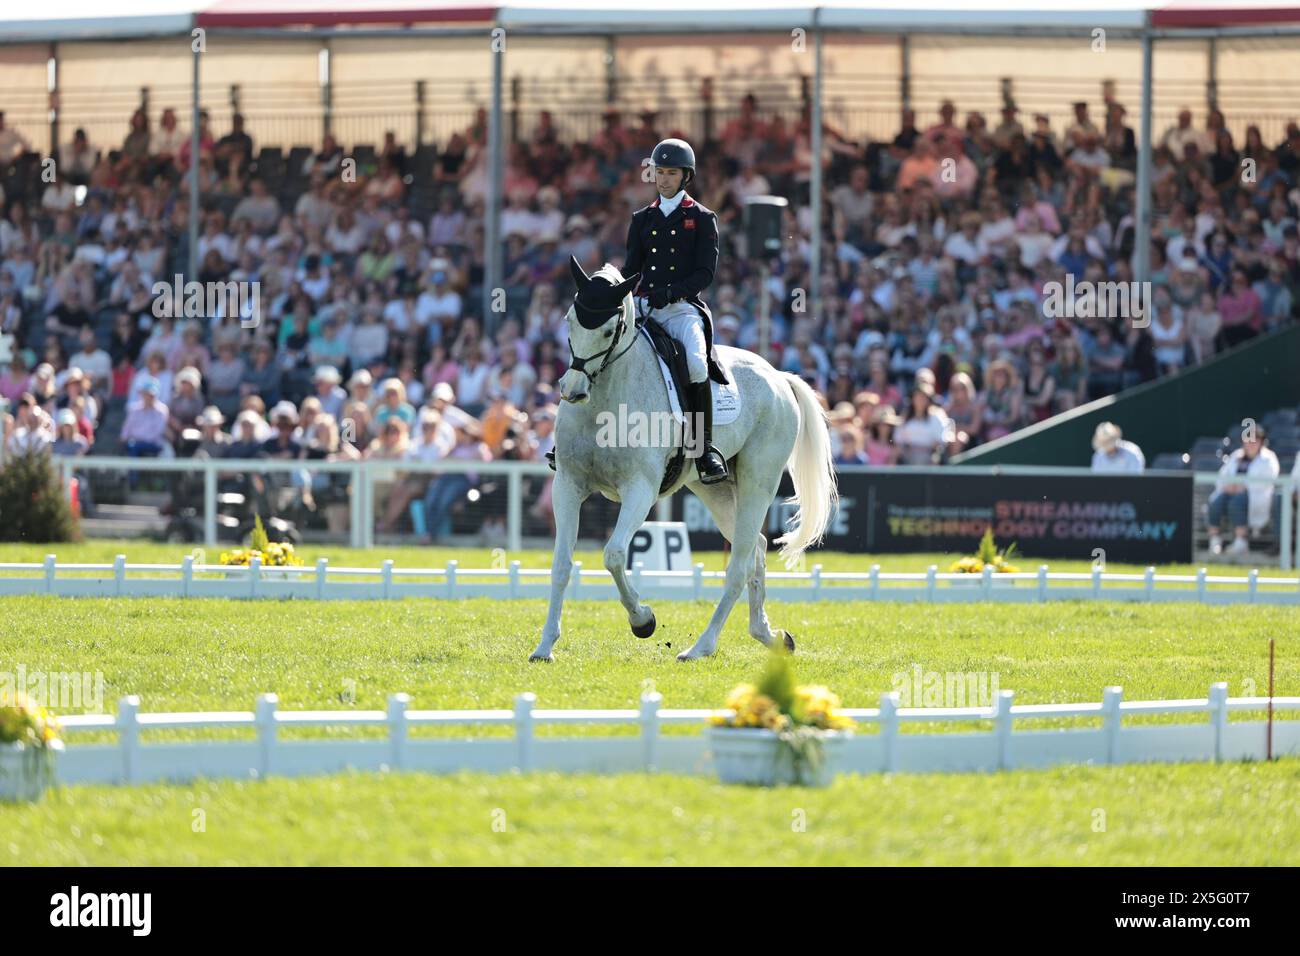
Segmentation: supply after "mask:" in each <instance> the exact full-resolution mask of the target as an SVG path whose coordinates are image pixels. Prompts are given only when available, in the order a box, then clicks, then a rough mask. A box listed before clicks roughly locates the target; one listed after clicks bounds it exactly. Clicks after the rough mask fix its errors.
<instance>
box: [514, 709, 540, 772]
mask: <svg viewBox="0 0 1300 956" xmlns="http://www.w3.org/2000/svg"><path fill="white" fill-rule="evenodd" d="M536 702H537V695H536V694H516V695H515V747H516V748H517V750H516V757H515V759H516V762H517V766H518V767H519V769H520V770H531V769H532V767H533V704H534V703H536Z"/></svg>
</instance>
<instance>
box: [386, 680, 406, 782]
mask: <svg viewBox="0 0 1300 956" xmlns="http://www.w3.org/2000/svg"><path fill="white" fill-rule="evenodd" d="M410 703H411V697H410V695H409V694H389V695H388V743H389V747H390V748H391V753H390V754H389V758H388V759H389V765H390V766H391V767H393V768H394V769H396V770H400V769H402V768H403V767H405V766H406V735H407V723H406V708H407V706H408V705H409V704H410Z"/></svg>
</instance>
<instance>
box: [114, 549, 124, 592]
mask: <svg viewBox="0 0 1300 956" xmlns="http://www.w3.org/2000/svg"><path fill="white" fill-rule="evenodd" d="M124 590H126V555H125V554H117V555H114V556H113V593H114V594H115V595H117V596H118V597H121V596H122V592H123V591H124Z"/></svg>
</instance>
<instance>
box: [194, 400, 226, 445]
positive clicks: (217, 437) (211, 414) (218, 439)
mask: <svg viewBox="0 0 1300 956" xmlns="http://www.w3.org/2000/svg"><path fill="white" fill-rule="evenodd" d="M225 421H226V416H225V415H223V414H221V409H219V408H217V406H215V405H209V406H208V407H207V408H205V409H203V411H202V412H200V413H199V417H198V418H197V419H195V421H194V424H196V425H197V426H198V428H199V434H200V435H201V436H202V438H201V439H200V440H199V452H200V453H202V454H204V455H206V456H207V457H208V458H225V457H227V454H226V453H227V452H228V451H229V450H230V445H231V443H232V442H233V439H232V438H231V436H230V435H227V434H226V433H225V432H223V431H222V430H221V426H222V425H223V424H225Z"/></svg>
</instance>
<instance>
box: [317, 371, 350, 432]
mask: <svg viewBox="0 0 1300 956" xmlns="http://www.w3.org/2000/svg"><path fill="white" fill-rule="evenodd" d="M342 381H343V376H342V375H341V374H340V373H339V370H338V369H337V368H335V367H334V366H333V365H321V366H318V367H317V368H316V373H315V374H314V375H313V376H312V384H313V385H314V386H315V387H316V398H317V399H318V400H319V401H320V405H321V411H322V412H323V413H324V414H326V415H329V416H330V417H331V418H334V419H337V418H338V417H339V415H341V414H342V412H343V404H344V403H345V402H346V401H347V400H348V393H347V392H345V391H343V389H342V388H340V387H339V383H340V382H342Z"/></svg>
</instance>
